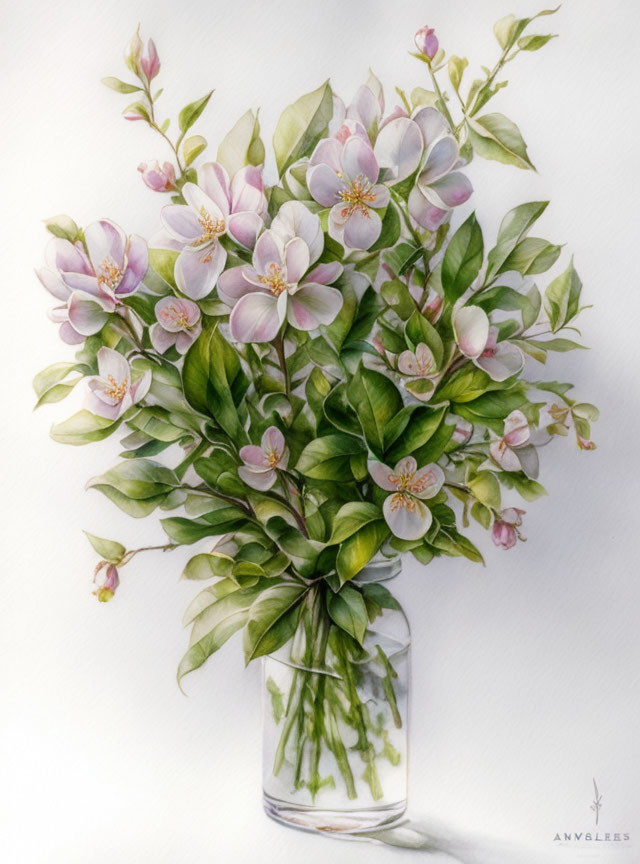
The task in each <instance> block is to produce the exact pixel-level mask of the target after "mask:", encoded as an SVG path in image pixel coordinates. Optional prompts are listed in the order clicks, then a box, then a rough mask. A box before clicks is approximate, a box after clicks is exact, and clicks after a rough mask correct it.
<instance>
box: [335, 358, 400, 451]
mask: <svg viewBox="0 0 640 864" xmlns="http://www.w3.org/2000/svg"><path fill="white" fill-rule="evenodd" d="M347 397H348V399H349V402H350V403H351V406H352V408H353V409H354V410H355V412H356V414H357V415H358V419H359V420H360V424H361V425H362V431H363V432H364V437H365V440H366V442H367V444H368V445H369V447H370V448H371V449H372V450H373V451H374V453H377V454H378V455H381V454H382V453H383V451H384V432H385V428H386V426H387V424H388V423H389V422H390V421H391V420H392V419H393V417H395V415H396V414H397V413H398V412H399V411H401V410H402V405H403V403H402V396H401V395H400V393H399V391H398V388H397V387H396V386H395V384H394V383H393V381H391V380H390V379H389V378H387V376H386V375H383V374H382V373H381V372H376V371H374V370H372V369H367V368H366V367H365V366H363V365H362V364H360V366H359V367H358V369H357V371H356V373H355V375H354V376H353V378H352V379H351V381H350V382H349V384H348V385H347Z"/></svg>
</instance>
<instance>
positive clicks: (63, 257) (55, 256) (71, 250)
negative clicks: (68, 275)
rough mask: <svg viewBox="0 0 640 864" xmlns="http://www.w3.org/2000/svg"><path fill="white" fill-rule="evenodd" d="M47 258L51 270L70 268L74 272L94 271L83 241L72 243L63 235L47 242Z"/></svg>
mask: <svg viewBox="0 0 640 864" xmlns="http://www.w3.org/2000/svg"><path fill="white" fill-rule="evenodd" d="M45 260H46V262H47V266H48V267H49V268H50V269H51V270H68V271H69V272H72V273H93V268H92V267H91V264H90V262H89V259H88V258H87V256H86V254H85V252H84V249H83V248H82V244H81V243H79V242H78V243H71V241H70V240H63V239H62V237H54V238H52V239H51V240H50V241H49V242H48V243H47V248H46V250H45Z"/></svg>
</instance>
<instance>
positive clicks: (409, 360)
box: [398, 350, 419, 375]
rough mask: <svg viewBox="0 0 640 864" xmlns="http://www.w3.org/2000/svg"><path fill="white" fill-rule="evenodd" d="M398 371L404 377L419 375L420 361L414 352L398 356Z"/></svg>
mask: <svg viewBox="0 0 640 864" xmlns="http://www.w3.org/2000/svg"><path fill="white" fill-rule="evenodd" d="M398 369H399V370H400V372H402V374H403V375H418V374H419V373H418V361H417V358H416V355H415V354H414V353H413V351H409V350H407V351H402V352H401V353H400V354H398Z"/></svg>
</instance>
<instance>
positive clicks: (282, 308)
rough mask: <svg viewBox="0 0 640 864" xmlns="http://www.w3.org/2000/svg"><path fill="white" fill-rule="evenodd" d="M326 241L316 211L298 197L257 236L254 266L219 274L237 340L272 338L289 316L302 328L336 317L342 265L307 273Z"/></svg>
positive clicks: (323, 322)
mask: <svg viewBox="0 0 640 864" xmlns="http://www.w3.org/2000/svg"><path fill="white" fill-rule="evenodd" d="M323 243H324V239H323V235H322V229H321V227H320V220H319V219H318V217H317V216H316V215H315V214H314V213H311V212H310V211H309V210H307V208H306V207H305V206H304V204H302V203H300V202H299V201H288V202H287V203H285V204H283V205H282V207H281V208H280V212H279V213H278V215H277V216H276V218H275V219H274V220H273V223H272V225H271V228H270V229H267V230H266V231H264V232H263V233H262V234H261V235H260V237H259V238H258V241H257V242H256V245H255V249H254V251H253V263H252V265H243V266H239V267H232V268H231V269H229V270H226V271H225V272H224V273H223V274H222V275H221V276H220V279H219V283H218V293H219V294H220V297H221V299H222V300H224V302H225V303H228V305H230V306H233V311H232V312H231V317H230V318H229V327H230V330H231V335H232V336H233V338H234V339H235V340H237V341H238V342H270V341H271V340H272V339H274V338H275V336H276V335H277V333H278V330H279V329H280V326H281V325H282V323H283V322H284V320H285V319H286V320H288V322H289V323H290V324H291V326H292V327H295V328H296V329H297V330H314V329H315V328H316V327H318V326H319V325H320V324H330V323H331V322H332V321H333V319H334V318H335V317H336V315H337V314H338V312H339V311H340V309H341V308H342V302H343V300H342V294H341V293H340V291H338V289H337V288H332V287H331V286H330V284H329V283H331V282H334V281H335V280H336V279H337V278H338V276H340V274H341V273H342V265H341V264H339V263H338V262H335V261H334V262H331V263H327V264H318V265H317V266H316V267H314V268H313V269H312V270H311V272H307V271H308V270H309V267H310V266H311V265H312V264H313V263H314V262H315V261H317V259H318V258H319V256H320V254H321V253H322V248H323ZM305 274H306V275H305Z"/></svg>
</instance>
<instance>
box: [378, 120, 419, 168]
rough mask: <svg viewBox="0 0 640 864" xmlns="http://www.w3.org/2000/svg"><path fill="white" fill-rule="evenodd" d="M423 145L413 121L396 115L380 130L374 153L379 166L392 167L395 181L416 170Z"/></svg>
mask: <svg viewBox="0 0 640 864" xmlns="http://www.w3.org/2000/svg"><path fill="white" fill-rule="evenodd" d="M423 147H424V144H423V140H422V134H421V133H420V129H419V127H418V126H417V125H416V124H415V123H414V121H413V120H410V119H409V118H408V117H398V118H397V119H396V120H391V121H390V122H389V123H387V124H386V125H385V126H384V127H383V128H382V129H381V130H380V132H379V134H378V137H377V139H376V146H375V148H374V153H375V155H376V159H377V160H378V165H379V166H380V168H390V169H392V172H393V173H392V176H393V180H394V182H396V183H397V182H399V181H400V180H404V179H405V178H406V177H408V176H409V175H410V174H412V173H413V172H414V171H415V170H416V168H417V167H418V163H419V162H420V157H421V156H422V149H423Z"/></svg>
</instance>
